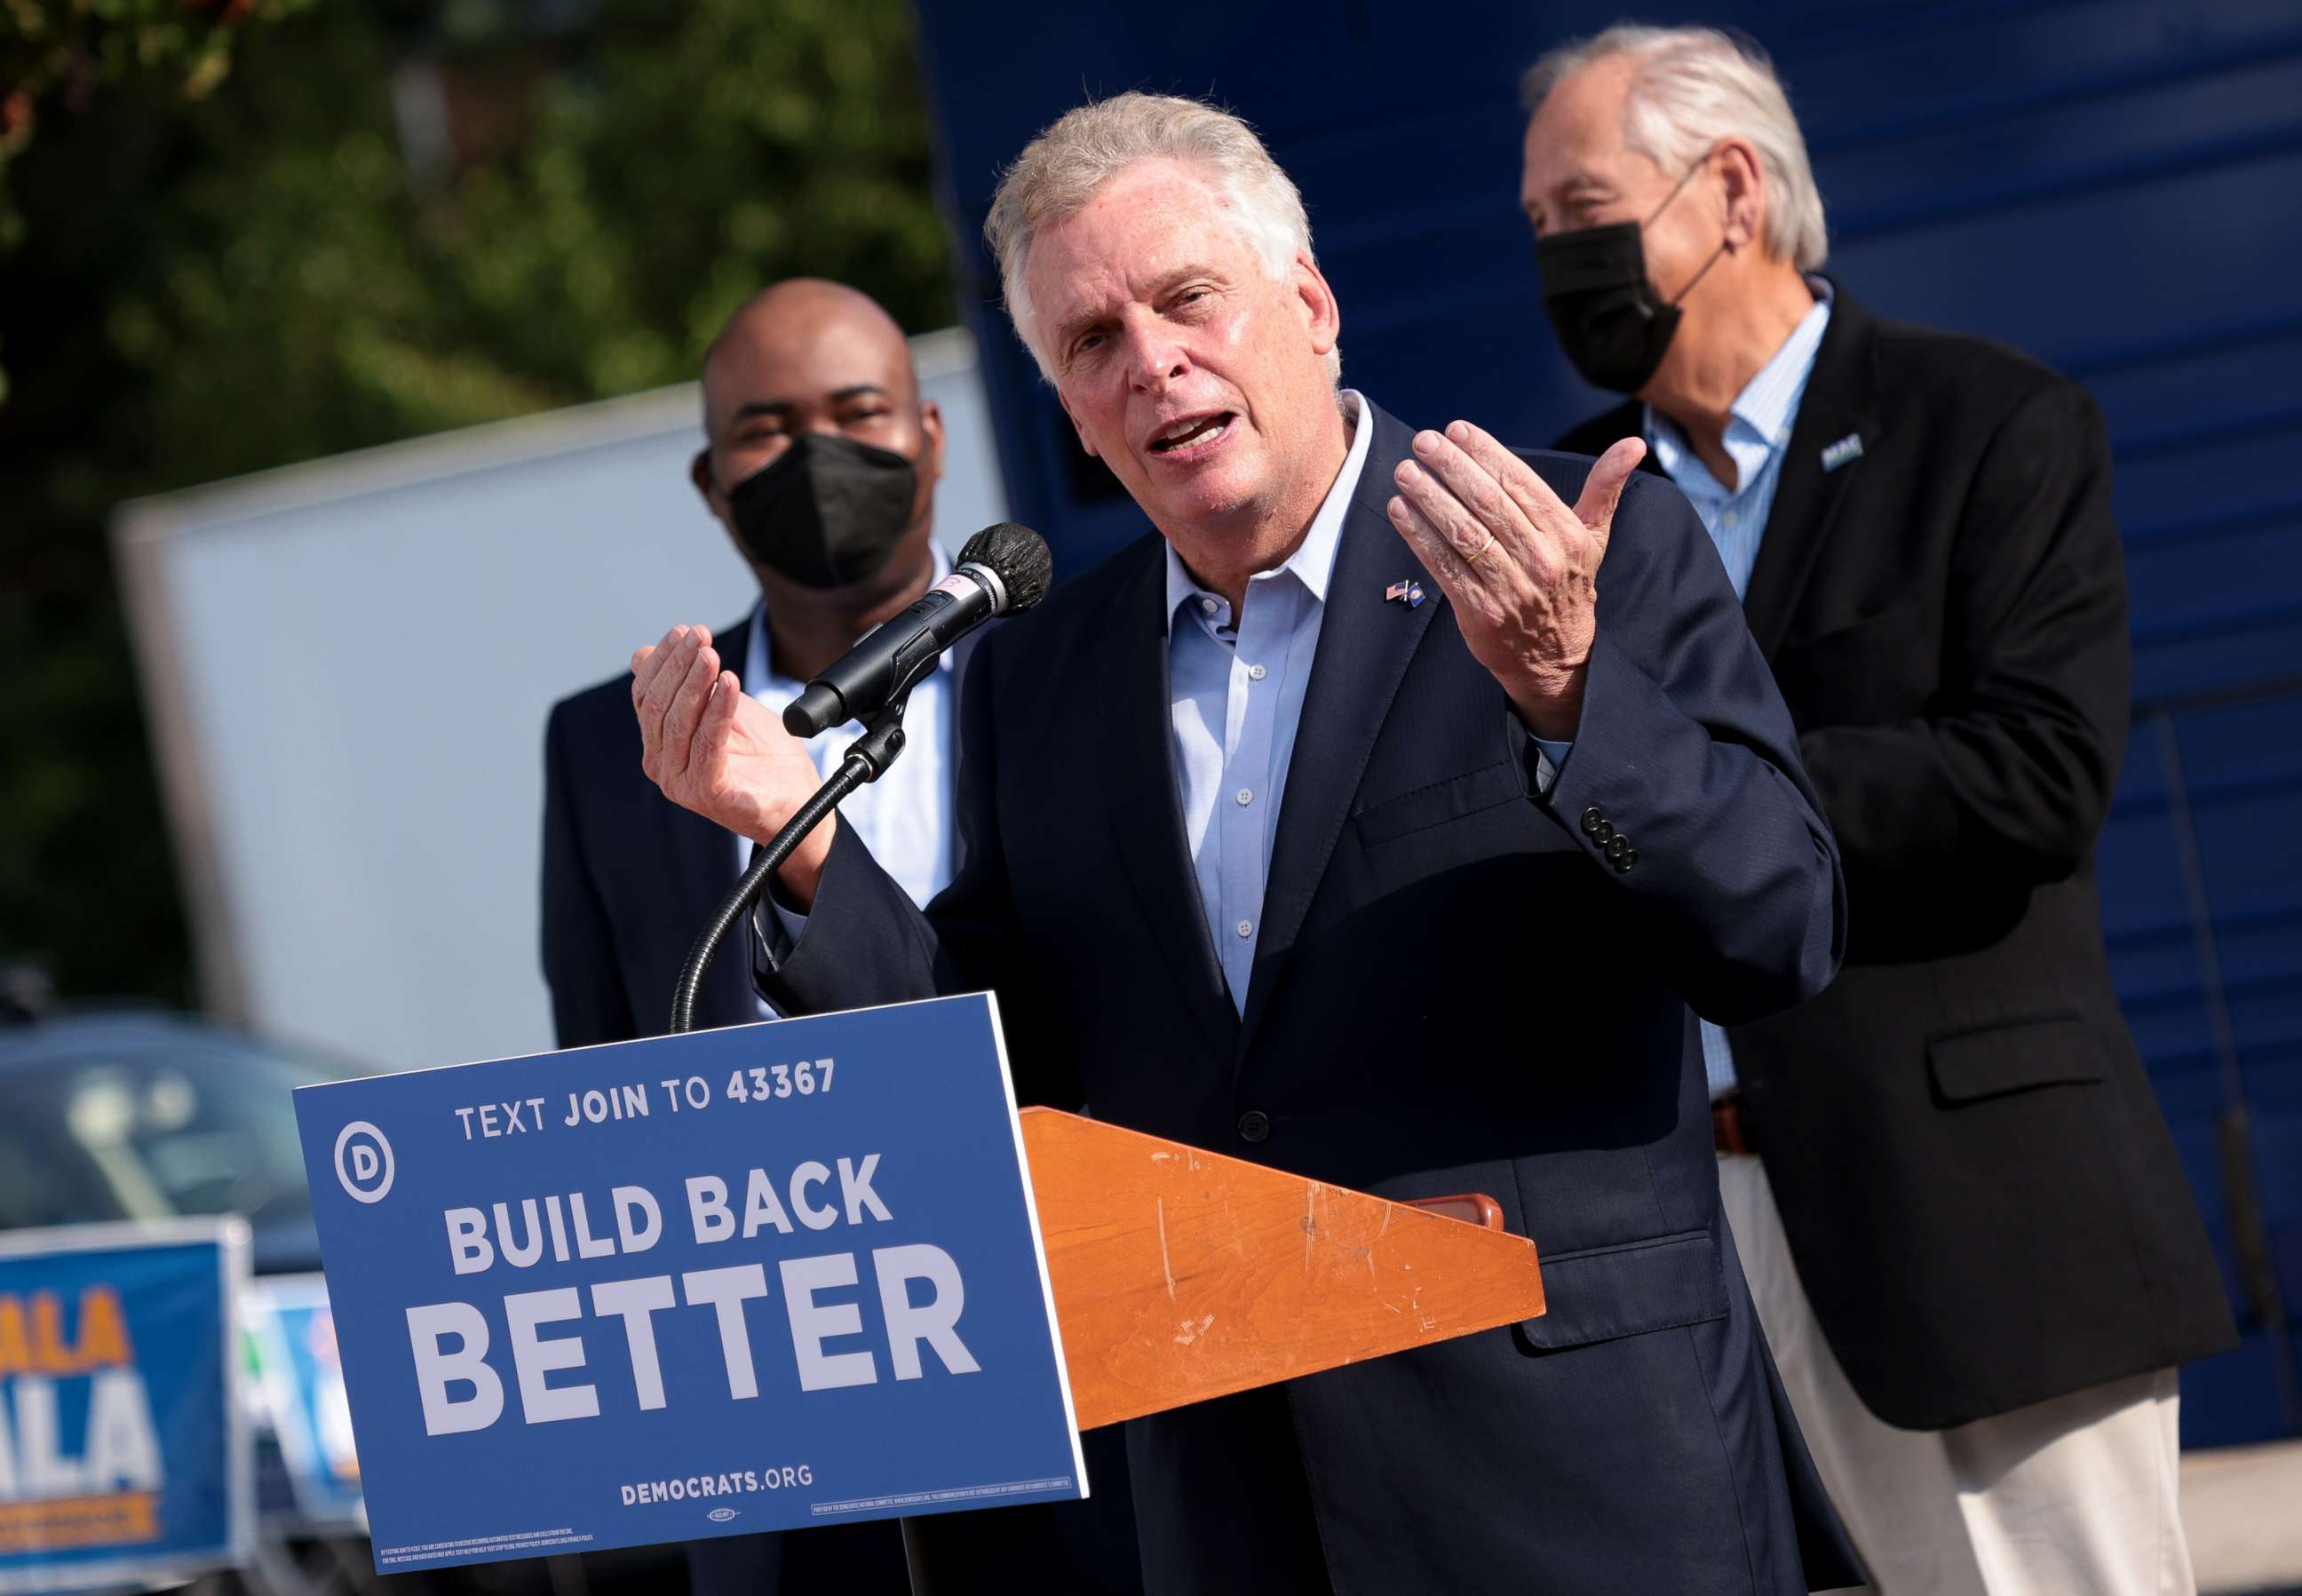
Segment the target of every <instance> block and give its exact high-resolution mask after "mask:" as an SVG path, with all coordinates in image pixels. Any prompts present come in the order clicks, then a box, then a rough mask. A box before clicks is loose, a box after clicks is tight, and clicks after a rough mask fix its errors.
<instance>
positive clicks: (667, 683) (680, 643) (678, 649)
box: [632, 626, 839, 908]
mask: <svg viewBox="0 0 2302 1596" xmlns="http://www.w3.org/2000/svg"><path fill="white" fill-rule="evenodd" d="M632 710H633V712H634V714H636V715H637V716H638V717H639V723H640V768H641V769H643V770H644V771H645V772H646V773H647V777H648V779H649V780H651V781H652V782H654V783H655V785H658V786H659V787H661V788H662V789H663V794H664V796H665V797H667V798H668V799H670V800H671V801H672V802H674V803H676V804H678V805H679V806H680V807H682V808H683V809H691V810H693V811H695V812H696V813H697V814H699V815H702V817H703V818H704V819H707V820H710V821H712V822H714V823H715V824H718V825H720V826H724V827H727V829H728V830H730V831H734V832H739V833H741V834H742V835H743V836H748V837H750V838H751V839H752V841H753V842H755V843H765V842H767V841H769V839H770V838H772V837H773V836H775V834H776V833H777V831H778V830H779V829H781V828H782V827H783V824H784V822H785V821H786V820H788V819H791V817H792V816H793V815H794V814H795V813H797V812H798V811H799V808H800V806H801V805H802V804H803V803H805V802H807V801H808V799H810V798H811V797H812V796H814V794H815V790H816V788H817V787H818V786H819V785H821V783H820V778H819V777H818V776H817V774H816V769H815V764H814V761H813V760H810V759H809V758H808V757H807V747H806V745H805V744H804V743H802V742H801V741H800V740H799V739H798V738H796V737H794V736H793V735H791V734H790V733H789V732H786V730H784V728H783V725H782V723H781V722H779V721H778V720H777V719H776V718H775V717H774V716H773V715H771V714H769V712H768V710H767V708H766V706H764V705H763V704H761V703H760V701H759V700H757V699H755V698H753V697H752V695H751V694H750V693H745V692H744V690H743V688H742V687H741V686H740V685H738V684H737V682H736V680H735V673H734V672H732V671H727V670H722V669H721V668H720V667H719V655H718V651H716V650H714V649H713V648H712V646H711V634H710V631H709V630H708V629H706V628H704V627H702V626H674V627H673V628H672V629H671V630H670V631H668V632H667V633H665V634H663V641H661V642H660V643H650V644H648V645H647V646H646V647H645V648H643V649H640V650H639V651H636V652H634V654H633V655H632ZM838 823H839V821H838V817H837V816H836V815H834V816H828V817H827V818H826V819H825V820H824V822H823V824H822V825H820V826H819V827H816V829H815V830H814V831H813V832H812V833H811V834H810V835H809V836H808V839H807V840H806V841H805V842H803V843H802V844H800V845H799V848H798V850H797V851H796V852H795V853H793V854H792V856H791V857H790V858H789V859H787V860H786V861H784V865H783V869H780V870H779V871H777V876H778V877H779V878H780V879H781V881H782V883H783V889H784V892H785V894H786V896H788V897H789V898H791V899H792V900H793V901H794V903H796V904H798V905H799V906H800V907H802V908H805V907H806V906H808V905H809V904H810V903H813V902H814V899H815V886H816V882H817V881H818V880H819V878H821V876H822V874H823V861H824V860H825V859H826V858H827V857H828V856H829V854H830V853H831V837H832V827H835V826H836V825H837V824H838Z"/></svg>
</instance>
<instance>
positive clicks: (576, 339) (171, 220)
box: [0, 0, 952, 1000]
mask: <svg viewBox="0 0 2302 1596" xmlns="http://www.w3.org/2000/svg"><path fill="white" fill-rule="evenodd" d="M14 3H16V0H0V11H4V9H5V8H6V7H7V6H8V5H10V4H14ZM88 3H89V4H98V5H100V4H102V3H103V0H88ZM121 3H122V4H124V5H125V6H126V7H127V8H128V9H130V10H140V9H142V5H143V4H144V0H121ZM150 4H152V6H153V9H154V10H155V11H159V10H169V9H174V10H181V9H183V8H182V7H181V6H175V7H169V6H165V5H162V4H160V3H159V0H150ZM546 9H547V8H545V7H542V6H541V5H530V6H529V7H527V8H525V10H521V9H518V8H516V7H513V6H511V5H509V4H501V5H491V4H485V3H484V0H441V3H439V4H413V3H406V0H403V3H400V4H392V3H391V0H369V3H367V4H358V3H356V0H330V3H329V4H323V5H320V6H317V7H315V8H314V9H312V10H310V11H308V12H306V13H303V14H301V15H298V16H294V17H292V18H290V19H288V20H285V21H280V22H278V23H277V24H276V25H274V26H272V27H269V28H267V29H264V30H262V31H260V32H256V33H251V34H248V35H246V36H245V37H243V38H240V39H239V41H238V43H237V46H236V49H235V56H236V60H235V63H234V65H233V68H232V79H231V86H230V88H229V90H228V91H226V92H222V93H217V94H214V95H210V96H208V97H205V98H203V99H200V100H199V101H197V103H195V104H191V105H185V104H184V103H182V101H181V97H175V96H158V95H146V94H133V93H128V92H125V91H124V89H123V90H114V91H113V92H110V93H106V94H102V95H98V96H96V97H92V98H91V99H90V100H89V102H88V105H86V106H85V108H84V109H83V110H82V111H81V112H80V114H79V115H77V116H75V117H73V118H71V120H70V122H68V123H66V122H58V121H56V120H54V119H51V120H49V121H48V122H45V123H44V124H43V126H42V127H41V130H40V132H39V136H38V139H35V140H34V141H33V142H32V144H31V146H30V147H29V149H27V150H25V151H24V152H23V153H22V154H21V155H20V156H19V157H18V158H17V159H16V160H15V161H13V163H12V164H11V165H10V167H9V169H8V176H9V181H10V182H11V184H12V187H13V194H14V197H15V200H16V204H17V206H18V209H19V212H20V214H21V219H22V224H23V242H22V244H21V247H20V248H17V249H15V250H14V251H13V253H11V254H10V255H8V256H6V257H5V258H4V259H0V351H4V353H5V357H6V359H7V362H8V365H9V367H10V370H11V372H12V374H13V381H14V385H15V386H14V391H13V395H12V396H11V398H10V399H9V401H8V402H7V404H6V405H5V407H0V659H4V660H6V661H7V666H6V692H5V695H4V699H0V702H4V704H5V709H4V710H0V958H4V957H6V956H9V955H11V954H14V953H38V954H41V955H44V956H45V957H46V958H47V959H48V960H49V961H50V962H52V964H53V966H54V968H55V973H56V976H57V979H58V984H59V986H60V987H62V988H63V990H65V991H66V992H68V993H70V992H79V993H122V992H128V993H143V994H148V995H154V996H158V997H162V998H164V999H172V1000H183V999H185V998H187V997H189V995H190V992H189V964H188V959H187V953H186V950H185V947H184V942H183V931H182V929H181V915H180V913H179V911H178V909H177V906H176V903H175V901H174V895H175V884H174V878H173V876H172V873H171V872H170V869H169V868H168V866H167V863H166V859H167V855H166V852H165V848H164V841H163V832H164V827H163V826H162V822H161V819H160V816H159V811H158V803H157V799H156V796H155V786H154V777H153V774H152V769H151V764H150V759H149V756H148V754H147V752H146V749H145V746H144V742H143V735H142V730H141V726H140V721H139V711H138V708H137V703H136V698H135V688H134V678H133V674H132V670H131V668H130V659H129V656H128V653H127V649H126V644H125V642H124V637H123V632H122V623H121V619H120V614H119V605H118V600H117V595H116V592H115V590H114V587H113V577H112V574H111V570H110V566H109V557H108V549H107V545H106V541H105V521H106V518H107V517H108V516H109V513H110V511H111V509H112V507H113V505H115V504H116V503H118V502H119V501H120V500H123V499H126V498H130V497H134V496H136V495H139V494H143V493H148V492H154V491H164V490H168V489H172V488H177V487H181V486H186V485H189V484H192V483H200V482H206V481H213V480H215V479H217V478H220V477H224V476H229V475H236V474H239V473H242V472H247V471H251V470H256V469H261V468H263V467H265V466H277V465H284V464H289V463H291V462H295V461H299V460H305V459H309V458H315V457H319V456H324V455H329V454H334V453H338V452H341V451H343V450H346V449H357V448H361V447H365V446H367V445H371V444H375V443H382V442H387V441H393V440H396V439H399V438H405V437H409V436H413V435H416V434H420V433H429V432H434V431H438V430H440V429H442V428H447V427H455V426H462V425H467V424H474V423H478V422H484V421H492V420H498V419H500V418H503V417H505V416H514V415H518V414H521V413H524V412H527V411H531V410H534V409H539V408H543V407H551V406H556V405H562V404H568V403H574V402H578V401H581V400H584V399H596V398H603V397H607V396H610V395H614V394H619V393H626V392H630V391H635V390H638V389H643V388H647V387H651V386H656V385H659V384H662V383H666V382H677V381H683V380H685V379H687V378H690V377H692V376H693V375H694V371H695V365H696V362H697V360H698V358H699V357H700V354H701V351H702V348H703V346H704V345H705V344H706V343H707V342H708V341H709V340H710V337H711V335H712V333H713V332H716V331H717V329H718V324H719V323H720V322H721V321H722V320H723V319H724V318H725V316H726V315H727V313H728V312H729V311H730V310H731V309H732V308H733V307H735V304H736V303H737V302H738V301H740V300H741V299H742V298H744V296H745V295H746V294H748V293H750V292H751V291H752V290H754V289H756V288H757V287H759V286H760V284H762V283H764V282H767V281H773V280H774V279H776V278H777V277H780V276H786V275H790V274H793V273H801V272H805V273H820V274H823V275H828V276H833V277H837V278H840V279H843V280H844V281H850V282H853V283H855V284H856V285H857V286H859V287H861V288H863V289H865V290H868V291H870V292H871V293H873V294H875V295H877V296H878V298H880V299H881V300H882V301H883V302H884V303H886V305H887V306H888V307H889V308H890V310H892V311H893V312H894V313H895V315H896V316H897V317H898V318H899V319H900V320H902V321H903V323H905V324H906V325H907V326H911V327H912V328H914V329H924V328H928V327H932V326H938V325H943V324H945V323H948V322H949V321H950V319H951V315H952V310H951V295H950V288H949V262H948V245H947V239H946V236H945V228H944V224H943V222H942V220H941V218H940V217H939V216H938V214H937V211H936V209H935V206H934V205H933V203H932V201H931V198H930V197H929V190H930V170H929V162H928V130H927V122H926V117H925V113H924V110H923V107H922V105H921V102H920V90H919V86H918V76H917V69H916V66H915V63H914V61H913V58H912V31H911V18H910V13H909V11H908V8H907V6H906V5H905V4H903V0H772V3H770V4H762V3H761V0H692V3H691V4H685V5H679V6H668V5H665V4H660V0H605V3H602V4H590V5H586V4H580V3H576V0H560V3H559V4H556V5H554V6H552V7H550V8H549V17H550V20H551V21H552V26H551V27H550V29H543V28H542V27H540V26H539V25H537V24H535V23H533V21H531V20H530V19H531V18H532V17H533V16H536V15H543V14H545V13H546ZM395 95H397V96H398V97H399V99H398V101H396V99H395ZM410 97H413V98H414V99H415V100H416V101H417V102H418V103H419V104H418V107H417V109H418V112H419V113H420V112H421V109H422V105H423V104H424V103H428V104H429V105H433V107H435V108H436V107H439V106H441V105H444V106H445V108H446V111H447V115H446V116H445V118H444V119H441V118H433V119H430V125H431V127H432V129H433V132H434V133H442V132H443V133H444V134H445V139H444V143H441V144H440V145H439V147H433V148H429V152H428V154H427V146H426V139H429V138H431V134H427V133H425V132H424V125H425V122H426V119H425V118H424V116H423V115H421V114H416V115H414V116H413V117H412V118H411V115H410V114H409V113H408V112H407V109H406V105H405V102H407V100H408V99H409V98H410ZM411 129H412V131H411Z"/></svg>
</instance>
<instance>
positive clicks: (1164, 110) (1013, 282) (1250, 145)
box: [983, 92, 1342, 382]
mask: <svg viewBox="0 0 2302 1596" xmlns="http://www.w3.org/2000/svg"><path fill="white" fill-rule="evenodd" d="M1156 160H1169V161H1179V162H1182V163H1185V164H1189V165H1192V166H1196V167H1197V168H1198V169H1199V170H1200V171H1201V172H1204V173H1205V174H1206V177H1207V179H1208V180H1209V181H1210V182H1211V183H1212V184H1213V185H1214V190H1215V193H1216V194H1217V196H1219V197H1220V199H1221V202H1222V206H1223V208H1224V209H1225V210H1226V211H1228V212H1229V213H1230V214H1231V220H1232V221H1233V222H1234V223H1237V225H1238V229H1239V234H1240V236H1241V237H1242V238H1244V239H1246V240H1247V242H1248V246H1249V247H1250V248H1252V249H1253V250H1254V251H1255V255H1256V259H1257V260H1258V261H1259V262H1261V264H1262V266H1263V269H1264V273H1267V274H1268V275H1269V276H1270V277H1271V278H1272V279H1273V281H1281V282H1283V281H1286V280H1287V277H1288V274H1289V273H1290V272H1292V271H1293V270H1294V266H1295V257H1296V256H1298V255H1301V256H1304V257H1306V259H1313V260H1315V259H1316V258H1317V257H1316V256H1313V255H1312V253H1311V223H1310V219H1309V218H1308V217H1306V215H1305V214H1303V197H1302V195H1300V194H1299V193H1298V192H1297V191H1296V189H1295V184H1294V181H1293V180H1292V179H1290V177H1289V176H1288V175H1287V173H1286V172H1283V171H1281V169H1280V165H1279V163H1278V162H1276V161H1274V160H1273V159H1272V158H1271V152H1270V151H1269V150H1267V149H1265V148H1264V147H1263V140H1262V139H1258V138H1256V136H1255V130H1254V129H1253V128H1250V127H1248V125H1247V123H1245V122H1241V121H1240V120H1239V118H1238V117H1236V116H1233V115H1232V114H1231V113H1230V112H1228V111H1222V110H1218V109H1216V108H1215V107H1214V106H1213V105H1206V104H1203V103H1202V102H1200V101H1198V100H1191V99H1183V98H1180V97H1177V96H1174V95H1164V94H1141V93H1134V92H1130V93H1127V94H1122V95H1115V96H1113V97H1112V98H1110V99H1107V100H1097V101H1095V102H1093V103H1091V104H1089V105H1081V106H1080V107H1079V109H1077V110H1076V111H1071V112H1069V113H1065V114H1064V115H1063V117H1062V118H1061V119H1060V120H1058V121H1057V122H1055V123H1054V125H1052V126H1051V127H1048V128H1047V129H1046V130H1044V131H1042V132H1041V133H1040V134H1039V136H1038V138H1036V139H1032V140H1031V142H1030V143H1029V145H1027V146H1026V147H1024V150H1023V153H1022V154H1021V155H1018V156H1016V157H1015V164H1013V165H1012V166H1010V167H1009V168H1008V169H1007V171H1006V172H1005V174H1004V176H1002V177H1001V178H1000V180H999V192H998V193H996V195H994V196H992V199H991V214H989V215H988V216H987V217H986V218H985V219H984V223H983V237H984V239H985V241H986V242H987V243H988V244H989V245H990V246H991V254H992V257H993V258H994V259H995V260H996V261H997V262H998V263H999V289H1000V292H1001V294H1002V295H1003V296H1004V298H1005V299H1006V301H1007V317H1008V320H1010V321H1012V322H1013V323H1015V331H1016V332H1017V334H1018V335H1019V336H1021V339H1022V340H1023V345H1024V347H1025V348H1026V349H1029V350H1030V351H1031V357H1032V358H1033V359H1035V360H1037V361H1038V363H1039V373H1040V374H1041V375H1042V376H1044V377H1046V379H1047V380H1048V381H1049V382H1053V381H1054V370H1053V367H1052V365H1051V364H1050V362H1049V359H1048V356H1047V351H1046V349H1043V348H1041V346H1040V342H1039V328H1038V323H1037V321H1036V319H1035V317H1034V315H1033V312H1032V308H1031V292H1030V288H1029V282H1028V281H1027V274H1028V273H1029V266H1030V258H1031V245H1032V242H1033V240H1034V239H1037V238H1038V235H1039V233H1040V231H1041V230H1043V229H1045V228H1047V227H1053V226H1059V225H1061V224H1062V223H1064V222H1067V221H1069V220H1070V219H1071V217H1073V216H1076V215H1078V214H1080V212H1081V211H1082V210H1085V209H1086V208H1087V205H1088V201H1089V200H1091V199H1093V198H1094V197H1095V196H1096V192H1097V190H1099V189H1102V187H1103V186H1104V184H1105V183H1107V182H1109V181H1111V180H1112V179H1113V178H1114V177H1117V176H1118V175H1119V174H1120V173H1121V172H1124V171H1125V170H1126V169H1127V168H1129V167H1130V166H1132V165H1134V164H1136V163H1138V162H1139V161H1156ZM1327 369H1328V374H1329V375H1331V376H1333V377H1335V378H1337V379H1338V380H1340V376H1341V374H1342V355H1341V352H1340V350H1333V349H1331V350H1329V351H1328V353H1327Z"/></svg>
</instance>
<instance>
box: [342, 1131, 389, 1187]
mask: <svg viewBox="0 0 2302 1596" xmlns="http://www.w3.org/2000/svg"><path fill="white" fill-rule="evenodd" d="M391 1176H392V1164H391V1143H390V1142H389V1141H386V1140H385V1139H384V1136H383V1132H382V1131H381V1130H377V1129H376V1128H375V1127H374V1126H373V1125H371V1124H369V1123H368V1122H367V1121H365V1120H354V1121H352V1122H351V1123H350V1124H349V1125H347V1126H345V1127H344V1128H343V1129H342V1130H339V1131H337V1132H336V1179H337V1180H339V1181H340V1182H341V1183H342V1186H343V1189H344V1190H345V1191H346V1192H347V1193H349V1195H350V1197H351V1198H352V1200H353V1201H354V1202H358V1203H380V1202H382V1200H383V1194H384V1193H386V1192H388V1191H390V1190H391Z"/></svg>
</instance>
